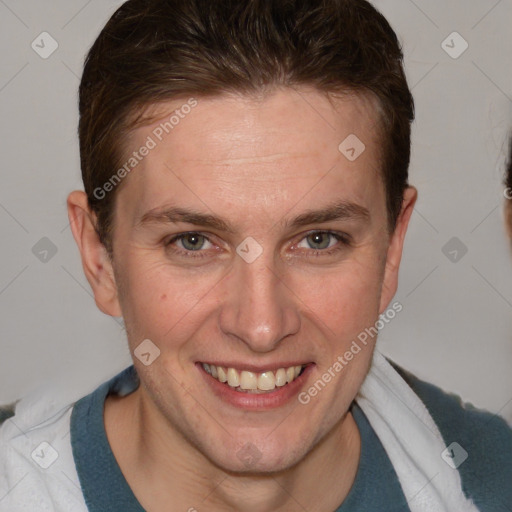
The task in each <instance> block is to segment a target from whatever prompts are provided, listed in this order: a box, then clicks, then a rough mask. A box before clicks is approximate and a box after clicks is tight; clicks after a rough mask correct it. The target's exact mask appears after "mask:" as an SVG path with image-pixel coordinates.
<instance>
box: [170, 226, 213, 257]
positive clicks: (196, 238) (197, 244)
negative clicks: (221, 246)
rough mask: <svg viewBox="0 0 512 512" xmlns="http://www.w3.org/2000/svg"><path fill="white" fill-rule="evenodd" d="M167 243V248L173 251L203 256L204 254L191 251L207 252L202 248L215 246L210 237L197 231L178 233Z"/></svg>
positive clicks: (180, 253) (186, 254)
mask: <svg viewBox="0 0 512 512" xmlns="http://www.w3.org/2000/svg"><path fill="white" fill-rule="evenodd" d="M165 245H166V247H167V248H169V249H171V250H172V251H173V252H175V253H177V254H179V255H183V256H191V257H202V256H203V255H202V254H201V255H200V254H197V255H196V254H191V253H194V252H197V253H199V252H205V251H203V250H202V249H211V248H212V247H213V244H212V243H211V242H210V240H209V239H208V237H206V236H205V235H203V234H201V233H197V232H195V231H191V232H189V233H181V234H179V235H176V236H174V237H173V238H171V239H170V240H169V241H168V242H167V243H166V244H165ZM173 246H175V247H173Z"/></svg>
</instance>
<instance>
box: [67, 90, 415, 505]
mask: <svg viewBox="0 0 512 512" xmlns="http://www.w3.org/2000/svg"><path fill="white" fill-rule="evenodd" d="M182 104H183V102H182V101H173V102H169V103H168V104H165V105H161V106H160V107H161V108H162V112H161V114H162V116H161V117H162V118H164V116H166V115H167V116H168V112H172V111H173V110H174V109H176V108H179V107H180V105H182ZM167 118H168V117H167ZM160 122H161V120H158V121H156V122H155V123H153V124H152V125H150V126H144V127H140V128H138V129H136V130H135V131H134V132H133V133H132V134H131V137H130V138H129V140H128V141H127V143H126V148H127V154H129V153H130V152H131V151H133V149H134V148H139V147H140V146H141V145H142V144H143V143H144V141H145V140H146V139H147V137H148V135H151V133H152V130H154V128H155V127H156V126H158V125H159V123H160ZM376 126H377V114H376V109H375V104H374V102H373V101H372V100H371V99H370V98H367V97H365V96H362V95H353V96H346V97H344V98H343V99H341V98H338V99H334V100H333V101H329V100H328V99H327V98H326V96H325V95H324V94H322V93H320V92H318V91H317V90H315V89H310V88H301V89H299V90H293V89H287V88H284V89H277V90H274V91H273V92H272V93H269V94H267V95H265V96H264V97H260V98H252V97H248V96H237V95H227V94H225V95H222V96H218V97H214V98H198V105H197V107H195V108H194V109H193V111H192V112H191V113H190V114H189V115H188V116H186V118H185V119H183V120H181V122H180V124H179V125H177V126H176V127H175V128H174V130H173V131H172V133H170V134H169V135H168V136H166V137H165V138H164V139H163V141H162V142H160V143H159V144H158V145H157V147H156V148H155V149H153V150H152V151H151V152H150V154H149V155H148V156H146V157H145V158H144V160H143V161H142V162H141V163H140V164H139V166H138V167H137V168H136V170H134V171H132V173H131V174H130V175H129V176H127V177H126V178H125V180H124V182H123V183H122V185H121V187H120V189H119V190H118V191H117V193H118V197H117V201H116V210H115V217H114V223H115V231H114V237H113V253H114V257H113V262H111V261H110V259H109V258H108V255H107V253H106V251H105V249H104V247H103V246H102V245H101V243H100V242H99V240H98V237H97V236H96V233H95V231H94V227H93V226H94V222H95V217H94V215H93V214H92V212H91V211H90V209H89V208H88V205H87V200H86V196H85V194H84V193H83V192H81V191H75V192H72V193H71V194H70V196H69V198H68V209H69V216H70V220H71V225H72V229H73V234H74V237H75V240H76V242H77V244H78V247H79V249H80V252H81V256H82V262H83V267H84V271H85V274H86V276H87V279H88V280H89V283H90V285H91V287H92V290H93V292H94V296H95V300H96V304H97V305H98V307H99V308H100V309H101V310H102V311H103V312H104V313H106V314H108V315H114V316H120V315H122V316H123V317H124V320H125V324H126V329H127V335H128V342H129V346H130V349H131V351H132V353H133V351H134V350H135V349H136V347H137V346H138V345H139V344H140V343H141V342H142V340H144V339H150V340H151V341H152V342H153V343H154V344H155V345H156V346H158V348H159V349H160V356H159V357H158V358H157V359H156V360H155V361H154V362H153V363H152V364H150V365H149V366H144V365H143V364H142V363H141V362H140V361H139V360H138V359H137V358H136V357H134V358H133V360H134V364H135V367H136V369H137V372H138V374H139V376H140V379H141V386H140V387H139V388H138V389H137V390H136V391H135V392H134V393H132V394H131V395H128V396H127V397H124V398H119V397H114V396H109V397H108V399H107V401H106V404H105V428H106V432H107V437H108V439H109V442H110V444H111V447H112V450H113V453H114V455H115V457H116V459H117V461H118V463H119V465H120V467H121V469H122V471H123V473H124V475H125V477H126V479H127V481H128V483H129V485H130V487H131V488H132V490H133V491H134V494H135V495H136V496H137V498H138V500H139V501H140V502H141V504H142V505H143V506H144V508H146V510H149V511H151V512H160V511H164V510H165V511H169V510H172V511H174V510H176V511H182V510H183V511H184V510H191V509H192V508H195V509H196V510H198V511H202V510H215V511H240V510H243V511H248V512H251V511H261V510H274V511H283V512H284V511H287V512H289V511H303V510H308V511H310V512H313V511H318V512H320V511H321V512H332V510H334V509H335V508H337V507H338V506H339V505H340V504H341V503H342V502H343V500H344V499H345V497H346V496H347V494H348V492H349V490H350V487H351V485H352V484H353V482H354V479H355V475H356V472H357V466H358V462H359V456H360V443H361V440H360V436H359V431H358V428H357V425H356V424H355V422H354V419H353V417H352V415H351V413H350V411H349V406H350V404H351V402H352V401H353V399H354V397H355V395H356V394H357V391H358V389H359V387H360V385H361V383H362V382H363V380H364V377H365V376H366V374H367V371H368V368H369V365H370V362H371V356H372V352H373V348H374V342H375V339H374V340H372V341H371V342H370V343H369V344H368V345H367V346H366V347H364V348H363V350H362V351H361V352H360V353H358V354H357V355H356V356H355V357H354V358H353V359H352V361H350V363H349V364H348V365H347V366H346V367H345V368H344V369H343V371H342V372H340V373H339V374H337V376H336V377H335V378H333V379H332V380H331V382H330V383H329V384H328V385H327V386H326V387H325V388H324V389H323V390H322V391H321V392H320V393H318V395H317V396H315V397H314V398H312V399H311V401H310V402H309V403H308V404H307V405H302V404H300V403H299V402H298V401H297V400H296V399H292V400H290V401H289V402H287V403H286V404H284V405H283V406H281V407H278V408H274V409H270V410H265V411H244V410H241V409H240V408H238V407H235V406H233V405H231V404H229V403H226V402H225V401H223V400H222V399H220V398H219V397H217V396H216V395H215V394H214V393H213V392H212V390H211V389H210V387H209V386H208V385H207V384H206V381H205V379H203V378H202V377H201V375H200V370H199V369H198V368H197V366H196V365H195V363H196V362H197V361H201V362H209V361H231V362H232V361H237V362H240V363H241V364H242V366H243V364H244V363H247V364H255V365H257V366H261V367H266V366H268V367H273V366H274V363H276V362H282V361H303V362H310V363H313V368H312V371H311V373H310V374H309V376H308V378H307V381H306V382H305V383H304V386H303V387H302V388H301V390H307V389H308V388H309V387H310V386H311V385H313V384H314V382H316V381H317V380H318V379H319V378H320V376H321V375H322V374H323V373H324V372H325V371H326V370H327V369H328V368H329V367H332V365H333V363H334V362H335V361H336V360H337V357H338V356H340V355H343V354H344V353H345V352H346V351H347V350H348V348H349V347H350V345H351V343H352V341H353V340H354V339H356V338H357V335H358V334H359V333H360V332H361V331H363V330H364V329H365V328H366V327H369V326H373V325H374V324H375V322H376V320H377V319H378V315H379V314H380V313H382V312H384V311H385V310H386V308H387V307H388V305H389V303H390V301H391V299H392V297H393V295H394V294H395V292H396V288H397V280H398V268H399V264H400V258H401V254H402V247H403V242H404V236H405V232H406V230H407V225H408V222H409V219H410V216H411V213H412V210H413V207H414V203H415V201H416V190H415V189H414V188H412V187H410V188H408V189H407V190H406V191H405V194H404V199H403V205H402V211H401V214H400V217H399V219H398V222H397V225H396V229H395V230H394V232H393V233H389V231H388V229H387V213H386V206H385V190H384V186H383V182H382V179H381V178H380V175H379V161H380V159H379V139H378V130H377V128H376ZM349 134H356V135H357V136H358V138H359V139H360V140H362V141H363V142H364V144H365V146H366V149H365V151H364V152H363V153H362V154H361V155H360V156H359V157H358V158H357V159H356V160H355V161H353V162H350V161H349V160H348V159H347V158H345V156H344V155H343V154H342V153H341V152H340V151H339V150H338V146H339V144H340V143H341V142H342V141H343V140H344V139H345V138H346V137H347V136H348V135H349ZM339 201H345V202H347V203H353V204H356V205H358V206H359V207H362V208H364V209H366V211H367V215H366V216H361V215H360V216H357V215H356V216H354V215H353V216H348V217H346V218H341V219H338V220H331V221H327V222H321V223H318V222H315V223H312V224H309V225H307V226H299V227H296V228H292V227H290V226H287V225H286V223H285V221H287V220H290V219H292V218H295V217H296V216H298V215H300V214H303V213H305V212H307V211H310V210H318V209H323V208H325V207H326V206H327V205H330V204H331V203H333V202H339ZM170 205H173V206H179V207H184V208H185V207H187V208H193V209H194V210H197V211H199V212H201V213H205V214H211V215H215V216H217V217H222V218H223V219H224V220H225V221H226V222H227V223H229V224H230V226H231V227H232V232H228V231H224V230H222V229H217V228H211V227H205V226H201V225H196V224H190V223H183V222H179V223H163V222H148V223H143V224H142V225H141V224H140V222H139V221H140V219H141V217H142V216H143V215H144V214H145V213H147V212H148V211H150V210H152V211H154V210H155V209H158V208H161V207H164V206H170ZM190 231H194V232H196V233H200V234H203V235H204V236H206V237H207V239H202V238H201V237H199V239H197V238H196V239H190V238H188V239H186V240H183V239H181V241H180V240H178V241H174V242H172V243H171V244H170V245H169V246H167V247H166V245H165V244H166V243H167V242H169V241H170V240H171V239H172V238H173V236H176V235H178V234H180V233H186V232H190ZM317 231H331V232H333V233H336V234H344V236H346V237H348V238H347V240H348V243H343V242H340V241H338V240H337V239H336V238H335V237H333V236H329V235H324V236H320V237H315V236H314V235H315V232H317ZM249 236H250V237H252V238H254V239H255V240H256V241H257V242H258V243H259V244H260V246H261V247H262V248H263V253H262V254H261V255H260V256H259V257H258V258H257V259H256V260H255V261H253V262H252V263H247V262H246V261H245V260H244V259H242V258H241V257H240V256H239V255H238V254H237V252H236V248H237V247H238V246H239V244H241V242H242V241H243V240H244V239H246V238H247V237H249ZM194 248H198V250H195V251H194ZM330 249H338V250H336V251H334V252H332V253H331V254H328V253H327V252H326V251H329V250H330ZM180 250H181V251H182V253H185V252H186V251H187V250H188V253H189V254H190V253H192V257H190V256H189V257H187V256H186V255H180V254H178V252H177V251H180ZM315 252H316V253H317V255H316V256H315ZM198 253H199V254H202V255H203V256H204V257H202V258H199V257H197V258H194V257H193V256H194V255H197V254H198ZM248 443H250V444H249V445H248ZM244 446H251V447H252V449H253V450H254V449H255V450H256V453H258V454H259V457H255V458H254V460H253V461H252V463H250V464H248V463H247V462H244V461H243V460H241V458H240V457H239V456H237V454H238V453H239V451H240V450H242V449H243V448H244ZM170 507H171V508H170Z"/></svg>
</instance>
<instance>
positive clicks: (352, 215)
mask: <svg viewBox="0 0 512 512" xmlns="http://www.w3.org/2000/svg"><path fill="white" fill-rule="evenodd" d="M369 219H370V212H369V211H368V209H367V208H365V207H364V206H361V205H359V204H356V203H352V202H347V201H338V202H334V203H331V204H330V205H327V206H326V207H325V208H321V209H318V210H308V211H306V212H304V213H301V214H300V215H298V216H296V217H294V218H293V219H290V220H284V221H282V222H281V223H282V224H283V226H284V227H285V228H298V227H303V226H307V225H309V224H321V223H324V222H331V221H336V220H362V221H368V220H369ZM177 222H184V223H187V224H194V225H197V226H203V227H208V228H211V229H216V230H218V231H223V232H226V233H232V234H234V233H236V229H235V228H234V227H233V226H231V225H230V224H229V222H227V221H225V220H224V219H222V218H220V217H216V216H215V215H211V214H207V213H202V212H199V211H196V210H192V209H189V208H180V207H173V206H171V207H164V208H154V209H152V210H149V211H148V212H146V213H145V214H144V215H142V217H141V218H140V220H139V221H137V222H136V224H135V225H136V227H137V228H139V227H142V226H144V225H146V224H152V223H155V224H167V223H177Z"/></svg>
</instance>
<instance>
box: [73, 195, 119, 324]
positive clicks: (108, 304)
mask: <svg viewBox="0 0 512 512" xmlns="http://www.w3.org/2000/svg"><path fill="white" fill-rule="evenodd" d="M67 206H68V216H69V222H70V224H71V231H72V232H73V237H74V238H75V242H76V244H77V246H78V249H79V251H80V255H81V257H82V266H83V269H84V273H85V277H86V278H87V281H89V284H90V285H91V288H92V291H93V294H94V300H95V302H96V305H97V306H98V308H99V309H100V310H101V311H102V312H103V313H105V314H106V315H110V316H122V313H121V307H120V304H119V299H118V294H117V285H116V282H115V278H114V271H113V267H112V262H111V260H110V258H109V256H108V253H107V250H106V249H105V246H104V245H103V244H102V243H101V242H100V239H99V236H98V234H97V232H96V229H95V226H96V216H95V214H94V213H93V212H92V211H91V209H90V207H89V203H88V201H87V196H86V194H85V192H83V191H81V190H75V191H73V192H71V194H69V196H68V200H67Z"/></svg>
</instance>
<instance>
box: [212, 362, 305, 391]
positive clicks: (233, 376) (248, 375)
mask: <svg viewBox="0 0 512 512" xmlns="http://www.w3.org/2000/svg"><path fill="white" fill-rule="evenodd" d="M303 367H304V366H301V365H299V366H290V367H289V368H279V370H276V371H275V372H273V371H266V372H263V373H254V372H250V371H246V370H243V371H241V372H239V371H238V370H236V369H235V368H224V367H222V366H215V365H213V364H207V363H203V368H204V370H205V371H206V373H209V374H210V375H211V376H212V377H214V378H215V379H217V380H219V381H220V382H225V383H226V384H227V385H228V386H230V387H232V388H238V387H240V388H241V389H245V390H258V389H259V390H261V391H271V390H273V389H275V388H276V386H277V387H281V386H284V385H285V384H287V383H289V382H292V381H293V380H295V379H296V378H297V377H298V375H299V373H300V372H301V370H302V368H303Z"/></svg>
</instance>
